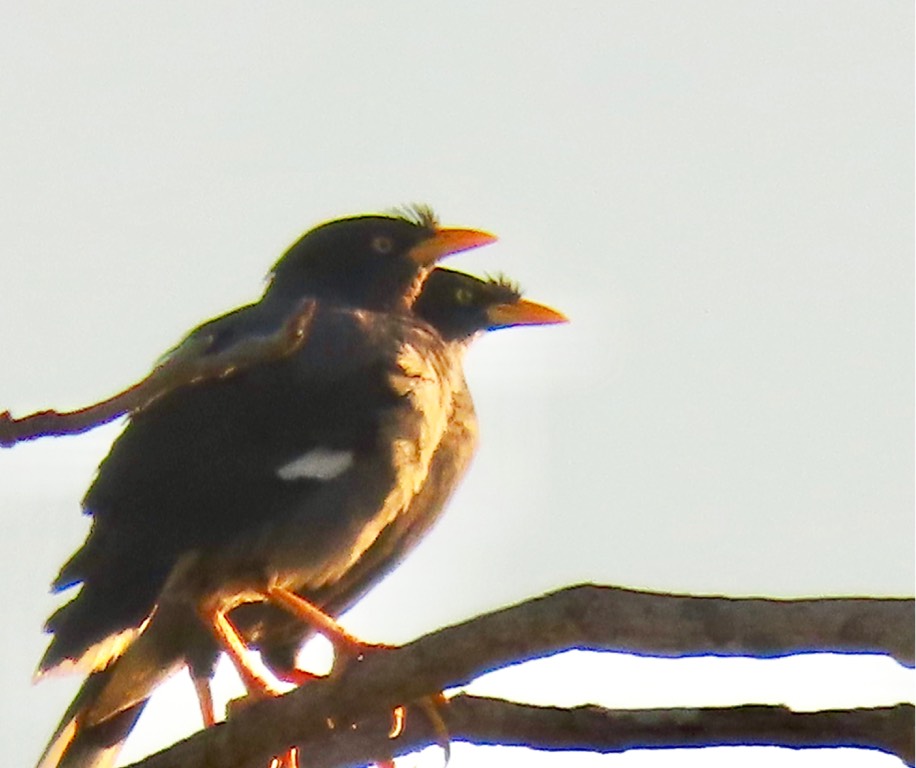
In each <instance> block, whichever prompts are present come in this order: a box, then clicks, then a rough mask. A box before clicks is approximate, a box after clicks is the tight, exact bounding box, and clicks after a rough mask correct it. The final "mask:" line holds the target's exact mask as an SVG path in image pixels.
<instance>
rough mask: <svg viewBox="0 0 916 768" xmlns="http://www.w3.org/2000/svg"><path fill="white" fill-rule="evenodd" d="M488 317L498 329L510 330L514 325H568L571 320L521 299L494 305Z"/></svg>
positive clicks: (559, 313) (548, 308)
mask: <svg viewBox="0 0 916 768" xmlns="http://www.w3.org/2000/svg"><path fill="white" fill-rule="evenodd" d="M487 317H488V318H489V319H490V322H491V323H492V325H491V326H490V329H491V330H495V329H496V328H508V327H510V326H513V325H555V324H557V323H568V322H569V318H568V317H566V315H564V314H563V313H562V312H557V311H556V310H555V309H551V308H550V307H547V306H545V305H543V304H536V303H535V302H533V301H528V300H527V299H519V300H518V301H515V302H510V303H506V304H494V305H493V306H492V307H490V308H489V309H488V310H487Z"/></svg>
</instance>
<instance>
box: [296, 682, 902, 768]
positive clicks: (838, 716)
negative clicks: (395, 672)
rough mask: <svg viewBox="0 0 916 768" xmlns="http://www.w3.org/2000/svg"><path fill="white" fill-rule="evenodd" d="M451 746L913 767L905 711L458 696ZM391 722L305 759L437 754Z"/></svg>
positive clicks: (311, 750) (421, 736)
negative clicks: (751, 753) (745, 752)
mask: <svg viewBox="0 0 916 768" xmlns="http://www.w3.org/2000/svg"><path fill="white" fill-rule="evenodd" d="M444 714H445V717H446V720H447V723H448V727H449V732H450V734H451V737H452V740H453V741H466V742H471V743H473V744H491V745H492V744H499V745H503V746H524V747H529V748H531V749H540V750H549V751H559V750H566V751H580V752H581V751H587V752H595V753H600V754H607V753H612V752H625V751H627V750H631V749H670V748H677V747H681V748H684V747H710V746H758V747H759V746H777V747H791V748H809V749H810V748H818V747H821V748H831V747H832V748H836V747H853V748H860V749H873V750H878V751H881V752H886V753H889V754H892V755H895V756H896V757H899V758H900V759H901V760H904V761H905V762H906V763H907V764H908V765H912V764H913V715H914V708H913V706H912V705H911V704H898V705H896V706H893V707H879V708H874V709H846V710H829V711H822V712H793V711H792V710H790V709H788V708H786V707H779V706H762V705H748V706H738V707H722V708H679V709H643V710H613V709H605V708H603V707H597V706H593V705H588V706H581V707H575V708H572V709H563V708H556V707H537V706H532V705H528V704H517V703H515V702H511V701H504V700H502V699H491V698H482V697H477V696H467V695H464V694H461V695H458V696H455V697H454V698H452V699H451V700H450V701H449V705H448V707H447V709H446V710H445V711H444ZM389 725H390V717H384V716H383V717H376V718H374V719H372V720H367V721H364V722H361V723H360V724H359V726H358V727H357V728H355V729H343V730H341V731H339V732H338V731H337V730H335V731H333V732H329V734H328V737H327V738H326V739H323V740H316V741H314V742H312V743H311V744H309V745H308V746H307V747H305V749H306V750H307V751H305V752H304V753H303V754H304V759H305V761H307V764H308V766H309V768H337V766H344V765H359V764H365V763H367V762H371V761H380V760H384V759H387V758H390V757H397V756H400V755H406V754H409V753H410V752H415V751H417V750H420V749H423V748H425V747H428V746H432V745H435V744H436V733H435V729H434V728H433V726H432V725H431V723H430V722H429V721H428V720H427V719H426V718H424V717H423V716H422V714H421V713H420V712H418V711H415V710H411V714H410V715H409V718H408V725H407V728H406V729H405V731H404V733H403V734H402V735H401V736H399V737H398V739H397V740H395V741H392V740H390V739H389V738H388V736H387V731H388V727H389Z"/></svg>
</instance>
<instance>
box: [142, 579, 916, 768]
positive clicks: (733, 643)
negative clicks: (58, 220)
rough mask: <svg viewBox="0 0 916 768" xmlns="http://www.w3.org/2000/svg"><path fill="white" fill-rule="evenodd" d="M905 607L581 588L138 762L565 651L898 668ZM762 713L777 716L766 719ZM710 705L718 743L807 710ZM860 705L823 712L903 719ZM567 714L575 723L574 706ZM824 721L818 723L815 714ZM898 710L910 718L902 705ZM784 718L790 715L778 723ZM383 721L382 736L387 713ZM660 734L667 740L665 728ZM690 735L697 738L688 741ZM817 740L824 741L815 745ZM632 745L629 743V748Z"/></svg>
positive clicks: (148, 763)
mask: <svg viewBox="0 0 916 768" xmlns="http://www.w3.org/2000/svg"><path fill="white" fill-rule="evenodd" d="M913 616H914V608H913V601H912V600H904V599H877V598H876V599H869V598H830V599H823V600H765V599H731V598H721V597H689V596H675V595H667V594H654V593H647V592H634V591H631V590H624V589H617V588H612V587H598V586H592V585H582V586H578V587H571V588H569V589H565V590H562V591H560V592H555V593H553V594H550V595H546V596H545V597H541V598H537V599H535V600H530V601H528V602H526V603H522V604H520V605H517V606H513V607H511V608H507V609H504V610H501V611H497V612H495V613H492V614H489V615H486V616H481V617H478V618H475V619H472V620H470V621H468V622H465V623H463V624H459V625H456V626H453V627H448V628H446V629H442V630H439V631H438V632H435V633H433V634H430V635H427V636H425V637H422V638H420V639H419V640H416V641H415V642H413V643H410V644H408V645H406V646H403V647H400V648H391V649H384V650H379V651H378V652H376V653H372V654H370V655H369V656H367V657H366V658H365V659H363V661H362V662H360V663H359V664H354V665H352V666H351V667H349V668H347V669H346V670H345V671H344V672H343V673H342V674H340V675H335V676H333V677H331V678H328V679H325V680H321V681H317V682H315V683H310V684H308V685H306V686H304V687H303V688H301V689H299V690H296V691H293V692H291V693H290V694H288V695H287V696H284V697H281V698H278V699H275V700H270V701H263V702H257V703H254V704H252V705H250V706H249V707H247V708H246V709H245V710H244V711H242V712H240V713H239V714H238V715H237V716H236V717H234V718H233V720H232V722H230V723H227V724H222V725H219V726H216V727H214V728H211V729H209V730H208V731H205V732H202V733H198V734H195V735H194V736H192V737H191V738H189V739H187V740H185V741H184V742H181V743H179V744H177V745H175V746H174V747H172V748H170V749H169V750H167V751H166V752H162V753H159V754H158V755H155V756H153V757H151V758H148V759H147V760H144V761H143V762H142V763H140V764H138V765H142V766H143V768H172V767H174V768H178V767H179V766H181V767H182V768H194V767H195V766H201V767H202V766H221V768H259V767H260V768H263V765H266V764H267V762H268V761H269V758H270V757H271V756H272V755H274V754H276V753H278V752H280V751H282V750H283V749H284V748H286V747H288V746H289V745H292V744H299V745H303V748H304V749H306V750H308V749H310V747H309V746H308V745H309V744H310V743H311V742H314V741H315V740H319V741H324V740H327V739H328V738H329V737H330V738H332V740H334V741H337V740H343V738H344V737H343V736H342V735H341V734H342V733H343V732H344V731H346V730H348V729H347V727H346V726H345V725H343V724H348V723H360V724H361V727H360V729H357V731H358V732H359V731H366V729H367V728H368V726H366V727H363V726H362V723H363V721H365V720H366V719H367V718H373V717H379V716H380V713H385V712H390V710H391V709H393V708H394V707H395V706H397V705H398V704H401V703H405V702H412V701H416V700H418V699H421V698H424V697H427V696H429V695H431V694H434V693H436V692H438V691H441V690H443V689H445V688H452V687H456V686H460V685H464V684H466V683H468V682H470V681H471V680H472V679H474V678H475V677H478V676H479V675H481V674H483V673H484V672H488V671H491V670H493V669H496V668H499V667H502V666H505V665H507V664H509V663H516V662H518V661H522V660H527V659H532V658H538V657H542V656H546V655H550V654H552V653H556V652H558V651H561V650H568V649H574V648H577V649H583V650H613V651H623V652H628V653H638V654H641V655H653V656H665V657H672V656H694V655H709V654H714V655H723V656H737V655H743V656H754V657H773V656H783V655H788V654H792V653H803V652H813V651H824V652H840V653H883V654H888V655H892V656H893V657H894V658H896V659H897V660H898V661H899V662H901V663H908V664H911V663H912V657H913V656H912V650H913ZM468 699H469V697H465V698H463V699H460V700H459V701H465V700H468ZM475 701H476V700H475ZM466 706H471V707H472V709H473V707H477V708H478V709H480V708H482V707H484V706H485V705H483V704H473V705H465V704H459V705H458V710H457V712H458V716H457V717H458V719H457V720H455V717H456V715H455V713H454V712H451V714H450V715H449V716H448V717H449V720H450V724H451V728H452V729H453V733H454V734H455V735H456V736H460V737H462V738H464V737H465V736H467V737H468V738H475V740H476V737H474V736H473V734H472V732H471V728H470V726H468V727H467V732H465V730H463V728H464V726H463V725H462V720H461V719H460V716H461V712H462V709H461V707H466ZM499 707H502V710H501V711H503V712H506V711H509V709H508V708H509V707H510V705H508V704H500V705H499ZM534 710H537V711H539V712H540V711H541V710H540V709H539V708H531V707H523V708H522V710H512V711H513V712H522V711H523V712H524V713H527V714H526V715H525V716H526V717H533V716H534V715H532V714H531V713H532V711H534ZM550 711H561V712H562V710H550ZM573 711H579V710H573ZM773 711H779V712H781V713H783V714H776V715H774V714H772V712H773ZM602 712H603V711H602ZM688 712H696V710H690V711H688ZM724 712H727V713H728V714H718V715H709V716H707V715H704V716H703V718H704V727H709V728H710V729H713V728H717V729H718V730H717V731H715V732H717V733H723V734H724V733H726V732H728V733H730V734H732V735H731V737H730V738H732V739H734V740H733V741H728V742H727V743H760V742H755V741H753V740H751V741H747V740H746V739H745V738H742V737H741V736H740V735H739V734H740V733H741V732H742V725H741V721H742V720H747V729H748V730H747V731H746V733H750V734H751V737H750V738H753V734H758V736H757V738H762V735H760V734H762V733H763V731H762V730H761V729H762V728H764V727H774V728H775V727H776V725H778V724H779V723H783V724H785V725H786V728H787V732H786V733H785V734H780V733H779V732H778V730H774V731H773V733H772V736H768V738H772V739H773V740H774V741H772V742H767V743H780V744H784V745H787V746H793V745H794V746H801V744H800V743H798V742H797V741H792V739H793V738H795V739H797V738H799V737H798V735H797V734H798V725H797V724H798V723H800V722H802V721H803V720H805V717H807V715H806V716H798V717H796V716H794V715H793V716H792V717H789V718H786V717H785V714H784V713H785V710H779V708H769V707H767V708H759V707H741V708H737V709H735V710H724ZM863 712H867V711H863ZM874 712H876V714H872V715H869V714H859V713H857V714H855V715H850V714H849V713H846V715H840V714H835V715H834V718H835V719H834V722H839V720H837V719H836V718H841V717H844V716H849V717H852V718H853V720H850V721H848V722H849V723H854V724H861V723H863V722H867V723H868V724H869V725H874V724H873V723H872V721H870V720H868V718H869V717H875V718H878V721H880V723H881V726H880V728H877V727H876V728H877V730H876V733H877V734H879V735H877V736H874V738H875V739H881V738H883V737H881V736H880V733H883V732H884V729H885V727H890V726H886V723H884V720H885V719H888V718H890V720H891V722H892V723H893V724H899V722H900V718H901V717H903V715H901V714H900V713H899V712H898V711H897V709H895V708H891V710H876V711H874ZM888 712H890V714H888ZM742 713H743V714H742ZM617 714H618V713H614V716H615V717H616V716H617ZM600 716H601V717H604V715H603V714H602V715H600ZM621 716H622V713H621ZM627 716H628V717H630V718H637V717H639V714H638V713H635V712H631V713H629V714H628V715H627ZM641 716H642V718H643V726H641V727H647V726H646V724H649V725H650V726H651V725H652V724H653V723H655V724H656V725H657V724H658V723H660V722H662V718H663V717H667V718H669V719H668V723H669V724H674V723H676V722H677V721H678V718H680V722H681V726H680V727H681V729H682V731H683V730H684V729H687V730H689V728H690V727H696V723H695V722H694V725H693V726H690V725H689V723H690V717H691V716H687V715H685V714H684V711H683V710H672V711H669V712H668V713H667V714H666V715H662V714H661V713H660V712H658V711H652V710H650V711H648V712H643V713H642V715H641ZM578 717H579V719H582V718H587V717H588V715H584V716H583V715H580V716H578ZM825 717H826V718H827V719H828V720H829V717H828V716H827V715H825ZM685 718H686V719H685ZM716 718H718V719H716ZM765 718H771V719H770V720H769V721H767V720H765ZM774 718H775V719H774ZM779 718H783V719H782V720H779ZM909 718H910V720H911V719H912V708H910V710H909ZM418 719H422V718H420V717H418V716H417V715H414V717H413V718H412V721H415V720H418ZM453 720H454V721H453ZM329 721H330V722H333V723H335V724H336V727H335V728H334V733H329V728H328V723H329ZM511 722H513V723H516V724H517V723H519V722H520V716H515V719H514V720H511ZM805 722H815V721H814V720H810V721H808V720H806V721H805ZM824 722H825V721H824V720H820V721H817V723H818V724H816V725H815V726H811V728H819V727H822V724H823V723H824ZM685 723H687V725H685ZM789 723H792V725H791V728H790V727H789ZM384 724H385V729H384V730H385V731H387V724H388V723H387V720H384ZM707 724H708V725H707ZM755 724H756V725H755ZM379 727H381V726H379ZM478 727H480V726H478ZM513 727H514V726H513ZM658 727H659V728H660V726H658ZM850 727H851V726H850ZM856 727H858V726H856ZM863 727H864V726H863ZM755 729H756V730H755ZM911 731H912V729H909V732H910V733H911ZM712 732H713V731H710V733H712ZM811 732H812V733H814V731H811ZM852 733H853V734H854V733H855V731H853V732H852ZM478 735H480V734H478ZM675 735H676V731H675ZM835 735H836V740H835V741H833V742H831V743H833V745H834V746H845V745H847V744H848V741H847V740H844V739H848V738H849V733H848V732H847V731H845V730H842V731H838V732H836V734H835ZM669 737H671V738H674V737H672V736H670V734H669ZM722 738H725V737H724V736H723V737H722ZM824 738H826V737H824ZM870 738H871V737H870ZM777 740H778V741H777ZM376 743H378V742H376ZM526 743H527V742H526ZM692 743H693V744H698V743H706V742H705V741H703V740H702V739H699V740H698V741H694V742H692ZM720 743H724V742H720ZM888 743H890V742H888ZM883 744H885V742H883V741H880V742H876V743H873V742H866V743H863V744H861V745H862V746H871V747H872V748H880V749H887V750H889V751H896V752H897V754H900V755H901V757H904V758H906V757H907V755H909V758H908V759H910V760H911V759H912V748H911V747H910V748H909V749H910V751H909V752H903V753H901V752H900V751H899V750H898V749H897V748H896V747H895V746H893V745H891V746H887V745H885V746H882V745H883ZM818 745H819V746H824V745H825V744H824V743H820V742H819V743H818ZM399 746H400V745H399ZM635 746H636V745H635V744H632V745H630V748H632V747H635ZM642 746H648V747H651V746H660V744H658V743H654V744H653V743H649V744H644V745H642Z"/></svg>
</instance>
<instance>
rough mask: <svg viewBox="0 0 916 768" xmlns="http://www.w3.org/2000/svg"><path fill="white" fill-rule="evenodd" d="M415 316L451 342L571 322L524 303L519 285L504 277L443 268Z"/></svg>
mask: <svg viewBox="0 0 916 768" xmlns="http://www.w3.org/2000/svg"><path fill="white" fill-rule="evenodd" d="M414 312H416V314H417V315H419V316H420V317H422V318H423V319H424V320H426V322H428V323H429V324H430V325H432V326H433V327H434V328H436V329H437V330H438V331H439V333H440V334H442V336H443V337H444V338H445V339H447V340H448V341H464V340H469V339H471V338H472V337H474V336H475V335H476V334H478V333H481V332H483V331H494V330H496V329H497V328H509V327H511V326H514V325H553V324H555V323H566V322H569V320H568V319H567V317H566V316H565V315H563V314H562V313H560V312H557V311H556V310H554V309H551V308H550V307H547V306H544V305H543V304H536V303H535V302H533V301H528V300H527V299H523V298H522V293H521V290H520V289H519V287H518V285H517V284H515V283H513V282H511V281H509V280H507V279H505V278H503V277H496V278H488V279H486V280H481V279H480V278H477V277H473V276H472V275H467V274H465V273H463V272H456V271H455V270H452V269H442V268H441V267H440V268H438V269H435V270H433V272H432V273H431V274H430V275H429V277H428V278H427V280H426V283H425V284H424V286H423V291H422V293H421V294H420V296H419V298H418V299H417V301H416V303H415V304H414Z"/></svg>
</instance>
